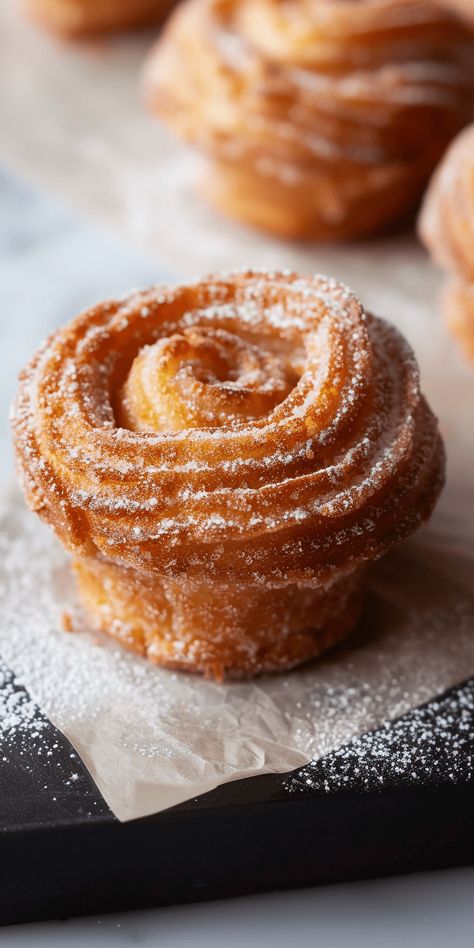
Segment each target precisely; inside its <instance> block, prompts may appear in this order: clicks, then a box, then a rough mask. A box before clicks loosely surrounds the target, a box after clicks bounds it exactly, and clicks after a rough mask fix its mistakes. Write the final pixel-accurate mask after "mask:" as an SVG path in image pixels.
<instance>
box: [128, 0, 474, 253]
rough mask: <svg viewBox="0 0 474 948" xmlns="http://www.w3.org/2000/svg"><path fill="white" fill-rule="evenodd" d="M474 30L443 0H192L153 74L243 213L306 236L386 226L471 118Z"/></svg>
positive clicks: (148, 86)
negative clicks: (289, 0)
mask: <svg viewBox="0 0 474 948" xmlns="http://www.w3.org/2000/svg"><path fill="white" fill-rule="evenodd" d="M473 74H474V36H473V33H472V31H471V30H470V29H469V28H468V26H467V25H466V23H465V22H464V21H463V20H462V18H460V17H459V16H457V15H456V14H455V13H454V12H452V11H451V10H449V9H448V8H447V7H445V6H444V5H440V4H438V3H437V2H434V0H294V2H293V3H291V4H290V3H287V2H284V0H188V2H186V3H184V4H182V5H180V6H179V7H178V9H177V10H176V11H175V13H174V14H173V16H172V17H171V19H170V21H169V22H168V25H167V27H165V30H164V32H163V34H162V36H161V38H160V39H159V40H158V42H157V44H156V46H155V48H154V49H153V50H152V52H151V54H150V55H149V58H148V61H147V63H146V66H145V72H144V89H145V97H146V100H147V102H148V105H149V107H150V108H151V109H152V110H153V111H154V112H155V113H156V114H157V115H158V116H160V117H161V118H162V119H163V120H164V121H165V122H166V123H167V124H168V125H169V126H170V127H171V128H172V129H174V130H175V131H176V132H177V133H178V135H180V136H181V137H183V138H184V139H187V140H188V141H189V142H191V143H193V144H194V145H196V146H197V148H198V150H200V151H201V152H202V153H203V154H204V156H205V157H206V158H207V159H208V162H207V163H206V164H207V168H208V174H207V176H206V177H205V180H204V181H203V187H204V189H205V192H206V193H207V195H208V196H209V198H210V199H211V201H212V202H213V203H214V204H215V205H217V206H218V207H219V208H221V209H222V210H224V211H225V212H228V213H229V214H230V215H232V216H235V217H237V218H241V219H243V220H244V221H247V222H249V223H251V224H253V225H256V226H258V227H261V228H263V229H265V230H267V231H270V232H274V233H276V234H281V235H284V236H287V237H295V238H317V239H322V240H337V239H348V238H355V237H360V236H363V235H368V234H374V233H377V232H381V231H385V230H387V229H388V228H390V227H392V226H393V225H394V224H396V223H397V222H399V221H400V220H402V219H404V218H406V217H407V215H409V213H410V212H412V211H413V209H414V208H415V206H416V204H417V202H418V200H419V198H420V196H421V194H422V191H423V189H424V186H425V184H426V181H427V179H428V177H429V175H430V173H431V171H432V170H433V168H434V167H435V165H436V163H437V161H438V160H439V158H440V157H441V155H442V153H443V151H444V150H445V148H446V146H447V144H448V143H449V141H450V140H451V138H452V137H453V136H454V135H455V134H456V133H457V132H458V131H459V129H460V128H462V127H463V126H464V125H465V124H466V123H467V122H469V121H470V119H471V117H472V115H473V88H474V77H473Z"/></svg>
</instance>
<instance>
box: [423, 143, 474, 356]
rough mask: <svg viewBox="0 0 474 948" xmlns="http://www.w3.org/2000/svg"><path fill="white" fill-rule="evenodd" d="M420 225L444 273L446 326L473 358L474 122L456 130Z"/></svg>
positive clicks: (430, 189)
mask: <svg viewBox="0 0 474 948" xmlns="http://www.w3.org/2000/svg"><path fill="white" fill-rule="evenodd" d="M419 231H420V236H421V239H422V240H423V242H424V243H425V244H426V246H427V247H428V249H429V250H430V252H431V254H432V256H433V258H434V260H436V262H437V263H438V264H439V265H440V266H441V267H442V269H443V270H445V271H447V273H448V275H449V276H448V279H447V281H446V287H445V290H444V292H443V298H442V303H443V310H444V312H445V315H446V320H447V323H448V326H449V327H450V329H451V331H452V332H453V333H454V335H455V336H456V337H457V338H458V339H459V341H460V342H461V344H462V345H463V347H464V349H465V351H466V354H467V355H468V356H469V357H470V358H471V359H474V125H470V126H469V127H468V128H466V129H465V130H464V131H463V132H462V133H461V134H460V135H458V137H457V139H456V140H455V141H454V143H453V144H452V145H451V147H450V148H449V150H448V152H447V153H446V155H445V157H444V159H443V161H442V162H441V164H440V167H439V168H438V170H437V171H436V173H435V175H434V176H433V180H432V182H431V184H430V187H429V189H428V192H427V195H426V198H425V200H424V203H423V207H422V211H421V215H420V221H419Z"/></svg>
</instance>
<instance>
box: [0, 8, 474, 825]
mask: <svg viewBox="0 0 474 948" xmlns="http://www.w3.org/2000/svg"><path fill="white" fill-rule="evenodd" d="M146 44H147V40H138V39H136V38H134V39H128V38H126V39H121V40H119V41H116V42H114V43H113V44H109V45H100V46H99V45H94V46H83V47H82V46H78V47H73V46H69V45H60V44H58V43H57V42H56V41H53V40H51V39H49V37H47V36H45V35H43V34H41V33H40V32H38V31H37V30H36V29H34V28H33V27H29V26H28V25H26V24H25V23H24V22H23V21H22V20H21V18H20V17H19V16H18V12H17V10H16V8H15V4H14V3H13V2H12V0H6V2H5V3H4V4H2V7H1V8H0V69H1V70H3V71H4V73H5V75H8V82H6V81H5V82H4V83H3V87H4V91H3V94H2V97H1V102H0V123H1V127H2V135H1V136H0V160H3V161H5V162H7V163H9V164H10V165H11V166H12V167H13V168H14V169H15V170H16V171H19V172H22V173H23V174H24V175H26V176H27V177H28V178H29V179H31V180H32V181H34V182H36V183H37V184H39V185H40V186H42V187H44V188H46V189H49V190H51V191H54V192H55V193H58V194H60V195H61V196H62V197H63V198H65V199H66V200H67V201H68V202H70V203H71V204H73V205H75V206H77V207H80V208H81V209H82V210H83V211H84V212H85V213H87V214H89V215H90V216H94V217H96V218H97V219H99V220H100V221H101V222H102V223H104V224H106V225H107V226H108V227H110V228H111V229H113V230H116V231H117V232H118V233H120V234H121V235H122V236H123V237H124V238H126V239H128V240H130V241H133V242H135V243H139V244H141V245H142V246H144V247H147V248H148V249H149V250H151V251H154V252H156V253H157V254H158V255H159V259H160V263H167V264H168V265H169V266H170V268H172V269H173V271H174V272H175V273H176V275H177V276H178V277H183V276H184V277H185V276H189V275H191V274H195V273H199V272H206V271H209V270H215V269H218V268H220V267H224V268H228V267H233V266H239V265H242V264H251V265H254V266H270V267H280V266H282V267H293V268H295V269H299V270H302V271H310V272H311V271H319V272H326V273H329V274H331V275H333V276H335V277H337V278H338V279H342V280H344V281H345V282H347V283H348V284H349V285H350V286H351V287H352V288H353V289H354V290H355V291H356V292H358V293H359V295H360V296H361V298H362V299H363V302H364V305H365V306H366V307H367V308H371V309H373V310H374V311H376V312H377V313H378V314H379V315H382V316H385V317H387V318H389V319H392V320H393V321H394V322H395V323H397V325H398V326H399V327H400V328H401V329H402V331H403V332H404V333H405V334H406V335H407V336H408V338H409V339H410V341H411V343H412V345H413V346H414V348H415V351H416V353H417V356H418V359H419V361H420V364H421V368H422V378H423V387H424V390H425V392H426V394H427V395H428V397H429V399H430V401H431V403H432V405H433V407H434V409H435V411H437V413H438V415H439V417H440V420H441V425H442V429H443V434H444V436H445V439H446V443H447V448H448V456H449V468H448V485H447V488H446V490H445V493H444V495H443V498H442V500H441V502H440V504H439V507H438V510H437V512H436V514H435V517H434V518H433V520H432V523H431V524H430V526H428V527H427V528H425V529H424V530H423V531H421V533H420V534H419V535H418V536H417V537H416V538H414V539H413V540H410V541H409V542H408V543H406V544H404V545H403V546H402V547H401V548H400V549H399V550H396V551H394V552H393V553H391V554H390V555H389V556H388V557H386V558H385V559H384V560H383V561H381V562H380V563H379V564H377V566H376V567H375V569H374V572H373V576H372V581H371V588H370V593H369V597H368V601H367V607H366V609H365V611H364V615H363V618H362V622H361V625H360V629H359V631H358V632H357V633H356V634H355V635H354V636H353V638H352V639H351V640H350V641H349V642H348V643H347V645H346V646H345V647H343V648H340V649H337V650H335V651H333V652H331V653H330V654H329V655H327V656H326V657H325V658H323V659H322V660H321V661H319V662H317V663H313V664H311V665H308V666H307V667H305V668H303V669H299V670H296V671H294V672H291V673H289V674H285V675H280V676H275V677H265V678H261V679H259V680H257V681H256V682H253V683H244V684H231V685H225V686H223V685H217V684H214V683H212V682H207V681H203V680H201V679H199V678H194V677H192V676H187V675H177V674H172V673H170V672H166V671H162V670H160V669H156V668H152V667H150V666H148V665H147V663H146V662H145V661H143V660H141V659H138V658H136V657H134V656H130V655H128V654H126V653H125V652H123V651H122V650H121V649H120V648H119V647H118V646H116V645H114V644H113V643H111V642H108V641H105V640H103V639H98V638H97V637H96V636H92V635H90V634H89V633H88V632H87V631H84V632H83V633H79V634H70V635H68V634H66V633H65V632H63V631H62V630H61V614H62V612H63V610H64V609H65V608H70V604H71V603H72V602H73V601H74V587H73V584H72V581H71V578H70V575H69V571H68V566H67V558H66V556H65V554H64V553H63V552H62V551H61V550H60V548H59V546H58V545H57V543H56V541H55V540H54V538H53V537H52V536H51V535H50V533H49V532H48V530H47V529H46V528H45V527H44V526H42V525H41V524H40V523H38V521H37V520H36V518H35V517H34V516H33V515H31V514H29V513H28V512H27V511H26V510H25V508H24V506H23V503H22V501H21V499H20V498H19V495H18V494H17V493H16V492H15V491H13V492H10V493H9V494H8V495H6V496H5V497H4V499H3V501H2V503H1V510H2V511H3V513H2V515H1V522H0V616H1V622H0V654H1V655H2V656H3V658H4V660H5V661H6V662H7V663H8V664H9V665H10V667H11V668H13V670H14V671H15V672H16V674H17V676H18V677H19V678H20V679H21V680H22V681H23V682H24V684H25V686H26V687H27V688H28V690H29V691H30V692H31V693H32V695H33V697H34V698H35V699H36V700H37V702H38V703H39V705H40V707H41V708H42V709H43V711H44V712H45V713H46V714H47V715H48V716H49V717H50V718H51V720H52V721H53V723H55V724H56V725H57V726H58V727H59V728H60V729H61V730H62V731H63V732H64V733H65V734H66V735H67V737H68V738H69V739H70V740H71V742H72V743H73V744H74V746H75V747H76V749H77V750H78V752H79V754H80V756H81V757H82V759H83V760H84V762H85V763H86V765H87V766H88V768H89V770H90V772H91V774H92V776H93V777H94V779H95V781H96V783H97V785H98V787H99V789H100V790H101V792H102V794H103V795H104V797H105V799H106V800H107V802H108V803H109V805H110V806H111V808H112V810H113V811H114V812H115V813H116V815H117V816H118V817H119V818H120V819H122V820H127V819H132V818H134V817H138V816H142V815H145V814H148V813H152V812H157V811H159V810H161V809H163V808H165V807H168V806H170V805H172V804H175V803H178V802H180V801H182V800H185V799H188V798H191V797H194V796H196V795H197V794H199V793H202V792H204V791H206V790H208V789H211V788H212V787H214V786H216V785H218V784H220V783H223V782H226V781H229V780H233V779H236V778H239V777H244V776H250V775H253V774H259V773H264V772H269V771H274V772H275V771H278V772H285V771H288V770H290V769H292V768H295V767H298V766H300V765H302V764H304V763H306V762H308V761H309V760H311V759H315V758H316V757H318V756H320V755H322V754H325V753H327V752H329V751H331V750H333V749H335V748H337V747H340V746H341V745H342V744H343V743H344V742H346V741H348V740H350V738H351V737H353V736H355V735H357V734H360V733H362V732H364V731H367V730H369V729H371V728H373V727H377V726H379V725H380V724H381V723H382V722H384V721H386V720H389V719H393V718H395V717H397V716H399V715H400V714H402V713H404V712H405V711H407V710H409V709H410V708H412V707H415V706H417V705H419V704H420V703H422V702H424V701H426V700H428V699H429V698H431V697H432V696H434V695H435V694H439V693H440V692H441V691H443V690H444V689H445V688H447V687H449V686H450V685H452V684H455V683H456V682H459V681H461V680H463V679H465V678H467V677H468V676H469V675H471V674H474V583H473V577H474V486H473V481H474V476H473V457H474V426H473V424H472V413H473V408H474V373H473V372H472V370H470V369H469V367H468V366H467V364H465V363H464V362H463V361H462V358H461V357H460V356H458V353H457V350H456V348H455V345H454V343H452V342H451V340H450V339H449V337H448V336H447V335H446V333H445V330H444V328H443V325H442V322H441V320H440V319H439V317H438V314H437V312H436V296H437V289H438V283H439V280H438V278H437V276H436V274H435V272H434V269H433V268H432V267H431V265H430V263H429V262H428V260H427V258H426V256H425V255H424V253H423V252H422V250H421V248H419V247H418V246H417V245H416V243H415V241H414V239H413V238H407V237H398V238H394V239H391V240H383V241H378V242H374V243H372V244H367V243H366V244H359V245H356V246H354V247H341V248H326V247H325V248H321V247H319V248H318V247H315V246H309V247H301V246H298V245H295V244H286V243H284V242H278V241H272V240H270V239H267V238H263V237H262V236H261V235H258V234H255V233H253V232H251V231H247V230H245V229H244V228H241V227H239V226H237V225H234V224H232V223H231V222H227V221H225V220H224V219H222V218H220V217H219V216H218V215H216V214H214V213H213V212H212V211H211V210H209V209H208V208H207V207H206V206H205V205H204V204H202V203H201V201H200V200H199V198H197V197H196V196H195V195H194V192H193V190H192V182H193V180H194V176H195V160H194V158H193V157H192V156H189V155H188V153H187V152H186V150H183V148H182V147H181V146H180V145H179V144H177V143H175V142H174V141H173V140H172V139H170V138H169V137H168V136H167V135H166V134H165V133H164V132H162V130H161V129H160V128H159V126H158V125H157V124H156V123H155V122H154V121H153V120H151V119H149V118H148V117H147V116H146V115H145V114H144V112H143V111H142V110H141V108H140V104H139V97H138V89H137V75H138V69H139V64H140V60H141V57H142V55H143V51H144V48H145V46H146ZM26 63H28V68H25V64H26ZM92 302H95V300H91V303H92Z"/></svg>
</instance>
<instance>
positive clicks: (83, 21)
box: [24, 0, 173, 37]
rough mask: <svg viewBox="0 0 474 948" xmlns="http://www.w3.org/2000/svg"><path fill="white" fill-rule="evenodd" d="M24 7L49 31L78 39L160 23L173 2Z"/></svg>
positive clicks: (39, 0)
mask: <svg viewBox="0 0 474 948" xmlns="http://www.w3.org/2000/svg"><path fill="white" fill-rule="evenodd" d="M24 4H25V8H26V10H27V12H28V13H29V14H30V15H31V16H32V17H34V18H35V19H36V20H38V21H39V22H41V23H42V24H44V26H46V27H47V28H48V29H51V30H53V31H54V32H55V33H59V34H60V35H62V36H66V37H80V36H88V35H91V34H94V33H108V32H114V31H116V30H124V29H133V28H135V27H140V26H146V25H147V24H151V23H156V22H159V21H160V20H162V19H163V17H164V16H165V15H166V14H167V13H168V12H169V10H170V9H171V7H172V6H173V0H24Z"/></svg>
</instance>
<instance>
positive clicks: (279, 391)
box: [13, 271, 444, 678]
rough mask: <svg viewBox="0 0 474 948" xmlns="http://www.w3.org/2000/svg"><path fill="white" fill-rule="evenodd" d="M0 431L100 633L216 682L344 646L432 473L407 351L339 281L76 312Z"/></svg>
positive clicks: (422, 406)
mask: <svg viewBox="0 0 474 948" xmlns="http://www.w3.org/2000/svg"><path fill="white" fill-rule="evenodd" d="M13 426H14V435H15V444H16V452H17V458H18V468H19V471H20V477H21V483H22V486H23V489H24V492H25V495H26V498H27V501H28V503H29V505H30V507H31V508H32V509H33V510H35V511H36V512H37V513H38V514H39V515H40V516H41V517H42V518H43V519H44V520H46V521H47V522H48V523H50V524H51V526H52V527H53V528H54V530H55V531H56V533H57V535H58V536H59V538H60V540H61V541H62V542H63V544H64V545H65V546H66V548H67V549H68V550H70V551H71V553H72V554H73V557H74V562H75V570H76V574H77V577H78V581H79V590H80V594H81V598H82V601H83V603H84V605H85V607H86V609H87V611H88V613H89V615H90V617H91V619H92V622H93V623H94V624H95V626H96V627H97V628H99V629H101V630H103V631H105V632H107V633H109V634H111V635H113V636H115V637H116V638H118V639H119V640H120V641H121V642H122V643H123V644H125V645H126V646H128V647H129V648H132V649H134V650H136V651H138V652H140V653H141V654H144V655H146V656H147V657H148V658H150V659H151V660H152V661H155V662H157V663H159V664H162V665H167V666H169V667H173V668H186V669H189V670H192V671H200V672H204V673H205V674H208V675H214V676H215V677H217V678H222V677H224V676H230V677H239V676H247V675H252V674H258V673H261V672H264V671H275V670H278V669H282V668H288V667H291V666H292V665H295V664H297V663H298V662H301V661H304V660H306V659H309V658H311V657H313V656H315V655H318V654H319V653H320V652H321V651H322V650H324V649H325V648H327V647H328V646H329V645H331V644H334V643H335V642H336V641H338V640H339V639H341V638H342V637H343V636H344V635H345V634H347V633H348V632H349V631H350V630H351V629H352V628H353V627H354V625H355V623H356V621H357V617H358V615H359V611H360V606H361V602H362V592H363V581H364V574H365V570H366V567H367V564H368V563H369V562H370V561H371V560H373V559H376V558H377V557H379V556H380V555H381V554H382V553H384V552H385V551H386V550H387V549H389V548H390V547H391V546H392V545H393V544H394V543H397V542H399V541H400V540H402V539H403V538H404V537H406V536H407V535H408V534H410V533H411V532H412V531H413V530H415V529H416V528H417V527H418V526H419V524H420V523H422V522H423V521H424V520H425V519H426V518H427V517H428V516H429V515H430V513H431V511H432V508H433V506H434V504H435V502H436V499H437V496H438V494H439V491H440V489H441V486H442V482H443V474H444V455H443V448H442V442H441V440H440V436H439V433H438V427H437V422H436V419H435V418H434V416H433V415H432V413H431V411H430V409H429V407H428V405H427V403H426V401H425V399H424V398H423V396H422V395H421V393H420V390H419V382H418V371H417V366H416V363H415V360H414V357H413V354H412V353H411V351H410V349H409V347H408V345H407V344H406V342H405V341H404V340H403V338H402V337H401V336H400V335H399V333H398V332H397V331H396V330H395V329H394V328H393V327H391V326H389V325H388V324H386V323H385V322H383V321H382V320H380V319H377V318H376V317H374V316H370V315H367V314H366V313H365V312H364V310H363V308H362V305H361V304H360V303H359V301H358V300H357V299H356V298H355V297H354V296H353V294H352V293H351V292H350V291H349V290H348V289H347V287H345V286H343V285H342V284H339V283H336V282H335V281H333V280H330V279H327V278H324V277H314V278H309V277H301V276H298V275H297V274H291V273H266V272H253V271H246V272H241V273H234V274H230V275H220V276H212V277H208V278H206V279H204V280H202V281H200V282H197V283H193V284H188V285H185V286H178V287H174V288H170V287H160V286H158V287H155V288H152V289H151V290H149V291H146V292H142V293H136V294H134V295H132V296H130V297H129V298H127V299H125V300H121V301H117V302H109V303H102V304H100V305H99V306H96V307H94V308H93V309H90V310H88V311H86V312H85V313H83V314H82V315H80V316H78V317H77V318H76V319H75V320H73V321H72V322H71V323H70V324H69V325H68V326H66V327H65V328H64V329H62V330H60V331H59V332H57V333H55V334H54V335H53V336H52V337H51V338H50V339H49V340H48V341H47V342H46V343H45V345H44V346H43V347H42V349H40V351H39V352H38V353H37V355H36V356H35V358H34V359H33V361H32V363H31V364H30V366H29V367H28V368H27V369H26V370H25V372H24V373H23V375H22V378H21V384H20V389H19V393H18V397H17V400H16V405H15V410H14V417H13Z"/></svg>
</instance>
